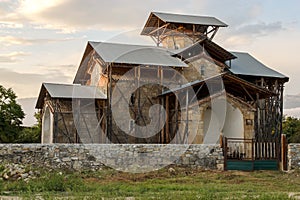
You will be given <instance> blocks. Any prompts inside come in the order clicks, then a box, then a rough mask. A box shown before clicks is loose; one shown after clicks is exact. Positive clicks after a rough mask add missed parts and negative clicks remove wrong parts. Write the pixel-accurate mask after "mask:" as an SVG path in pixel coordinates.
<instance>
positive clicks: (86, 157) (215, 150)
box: [0, 144, 223, 170]
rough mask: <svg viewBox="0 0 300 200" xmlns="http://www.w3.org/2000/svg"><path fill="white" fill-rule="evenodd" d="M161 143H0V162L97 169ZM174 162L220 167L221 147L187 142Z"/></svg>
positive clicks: (157, 160)
mask: <svg viewBox="0 0 300 200" xmlns="http://www.w3.org/2000/svg"><path fill="white" fill-rule="evenodd" d="M161 146H163V145H152V144H151V145H150V144H140V145H139V144H134V145H130V144H115V145H107V144H100V145H99V144H89V145H82V144H52V145H46V144H0V162H1V163H7V162H9V163H18V164H29V165H33V166H38V167H43V168H61V169H62V168H67V169H71V170H83V169H90V170H97V169H99V168H101V167H103V166H104V165H103V163H109V162H110V163H112V164H113V165H114V164H116V165H119V164H123V163H124V164H126V163H127V162H128V158H127V157H124V155H128V154H130V155H135V154H141V153H144V152H151V151H156V150H157V148H158V147H161ZM178 147H179V146H178V145H174V148H168V149H169V150H168V151H169V152H166V153H167V155H169V156H170V157H172V156H174V152H175V150H174V149H177V148H178ZM179 148H180V147H179ZM93 152H103V154H102V155H105V156H103V157H99V156H98V155H97V156H94V155H93ZM164 153H165V152H164ZM164 155H166V154H164ZM162 160H164V158H163V156H162V157H161V158H149V161H147V162H149V163H146V164H147V165H149V166H152V165H156V166H157V164H159V163H160V162H161V161H162ZM174 164H175V165H176V166H185V167H199V168H204V169H218V170H223V155H222V149H221V148H220V147H219V145H190V146H189V148H188V149H187V151H186V152H185V153H184V154H183V155H182V156H181V157H180V158H179V159H178V160H176V161H175V162H174ZM137 167H139V166H137Z"/></svg>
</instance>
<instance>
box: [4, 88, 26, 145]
mask: <svg viewBox="0 0 300 200" xmlns="http://www.w3.org/2000/svg"><path fill="white" fill-rule="evenodd" d="M16 98H17V96H16V94H15V93H14V91H13V90H12V89H11V88H9V89H6V88H4V87H3V86H2V85H0V143H12V142H15V140H16V139H17V137H18V134H19V133H20V131H21V125H22V120H23V119H24V117H25V114H24V112H23V110H22V108H21V106H20V105H19V104H18V103H17V102H16Z"/></svg>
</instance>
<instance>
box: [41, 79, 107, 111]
mask: <svg viewBox="0 0 300 200" xmlns="http://www.w3.org/2000/svg"><path fill="white" fill-rule="evenodd" d="M46 93H48V94H49V95H50V97H51V98H53V99H55V98H60V99H73V98H74V99H107V96H106V95H105V94H104V93H103V92H101V91H100V90H99V88H97V87H95V86H86V85H76V84H58V83H43V84H42V87H41V90H40V94H39V97H38V100H37V103H36V108H42V107H43V104H44V98H45V97H46Z"/></svg>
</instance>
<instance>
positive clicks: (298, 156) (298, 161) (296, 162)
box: [288, 143, 300, 170]
mask: <svg viewBox="0 0 300 200" xmlns="http://www.w3.org/2000/svg"><path fill="white" fill-rule="evenodd" d="M288 169H289V170H292V169H300V143H297V144H296V143H291V144H289V146H288Z"/></svg>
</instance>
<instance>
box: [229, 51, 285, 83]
mask: <svg viewBox="0 0 300 200" xmlns="http://www.w3.org/2000/svg"><path fill="white" fill-rule="evenodd" d="M231 53H232V54H233V55H235V56H236V57H237V59H234V60H232V61H231V66H230V68H229V70H230V71H231V72H232V73H233V74H236V75H246V76H262V77H273V78H280V79H287V80H288V77H287V76H285V75H283V74H281V73H279V72H277V71H275V70H273V69H270V68H269V67H267V66H266V65H264V64H263V63H261V62H260V61H258V60H257V59H255V58H254V57H253V56H251V55H250V54H248V53H243V52H231ZM227 64H229V65H230V63H227Z"/></svg>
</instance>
